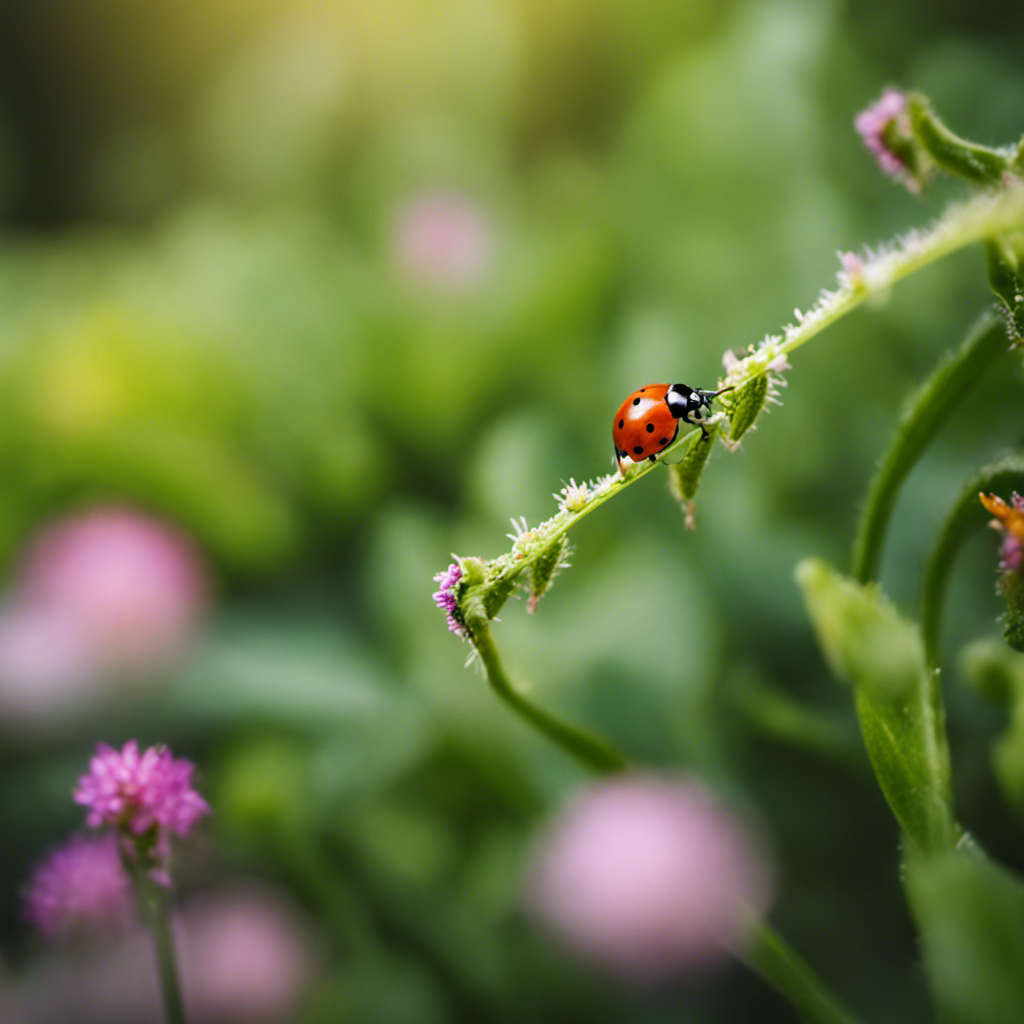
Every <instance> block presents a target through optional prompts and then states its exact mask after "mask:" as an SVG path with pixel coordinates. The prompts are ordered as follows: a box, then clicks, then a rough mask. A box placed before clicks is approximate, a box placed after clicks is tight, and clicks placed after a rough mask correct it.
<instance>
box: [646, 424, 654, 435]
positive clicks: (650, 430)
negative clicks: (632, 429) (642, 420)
mask: <svg viewBox="0 0 1024 1024" xmlns="http://www.w3.org/2000/svg"><path fill="white" fill-rule="evenodd" d="M647 433H648V434H653V433H654V424H653V423H648V424H647Z"/></svg>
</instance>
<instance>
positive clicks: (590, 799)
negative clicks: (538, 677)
mask: <svg viewBox="0 0 1024 1024" xmlns="http://www.w3.org/2000/svg"><path fill="white" fill-rule="evenodd" d="M768 888H769V887H768V881H767V871H766V869H765V867H764V865H763V863H762V861H761V860H760V858H759V857H758V854H757V850H756V848H755V845H754V843H753V842H752V840H751V838H750V836H749V835H748V834H747V832H746V831H745V829H744V828H743V826H742V825H741V823H740V822H739V821H738V820H737V819H736V818H735V817H734V816H733V815H732V814H730V813H729V812H728V811H727V810H726V809H725V808H723V807H722V806H721V805H720V804H719V803H718V802H717V801H716V800H715V798H714V797H713V796H712V795H711V793H709V792H708V790H706V789H705V788H704V787H703V786H702V785H700V784H699V783H696V782H692V781H686V780H682V779H679V780H676V779H666V778H656V777H653V776H643V775H637V776H632V777H623V778H619V779H615V780H612V781H610V782H603V783H600V784H598V785H596V786H593V787H592V788H590V789H588V790H586V791H584V793H583V794H582V795H581V796H579V797H577V798H576V799H575V800H574V801H573V802H572V803H571V804H570V805H569V806H568V807H567V808H565V809H564V810H563V811H562V812H561V814H560V815H559V816H558V817H557V818H556V820H555V821H554V822H553V823H552V825H551V826H550V827H549V829H548V830H547V832H546V833H545V834H544V835H543V836H542V837H541V839H540V841H539V843H538V845H537V848H536V850H535V851H534V856H533V862H532V867H531V869H530V871H529V873H528V879H527V890H526V901H527V905H528V907H529V909H530V910H531V911H532V912H533V914H534V915H535V916H536V917H537V918H538V920H539V921H540V922H541V923H542V924H544V925H545V926H546V927H547V928H548V929H549V930H550V931H552V932H553V933H554V934H555V935H557V936H558V937H560V938H561V939H562V940H563V941H564V942H565V943H566V945H567V946H568V947H570V948H571V949H573V950H575V951H576V952H577V953H579V954H582V955H583V956H584V957H586V958H588V959H590V960H592V961H593V962H595V963H596V964H599V965H602V966H604V967H607V968H609V969H611V970H612V971H613V972H615V973H617V974H619V975H621V976H623V977H625V978H628V979H631V980H634V981H639V982H653V981H658V980H663V979H667V978H670V977H672V976H674V975H677V974H680V973H685V972H688V971H694V970H698V969H701V968H706V967H709V966H713V965H715V964H716V963H717V962H719V961H721V960H722V959H724V958H725V956H726V955H727V953H728V952H729V951H731V950H734V949H736V948H737V947H739V946H740V945H742V943H743V941H744V938H745V936H746V931H747V927H748V925H749V923H750V920H751V915H756V914H760V913H762V912H763V911H764V909H765V907H766V905H767V903H768Z"/></svg>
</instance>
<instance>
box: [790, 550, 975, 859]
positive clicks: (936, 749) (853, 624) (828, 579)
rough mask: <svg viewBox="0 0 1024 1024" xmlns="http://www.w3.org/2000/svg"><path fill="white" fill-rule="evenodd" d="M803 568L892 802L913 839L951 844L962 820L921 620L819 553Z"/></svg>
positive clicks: (817, 619) (821, 634) (926, 846)
mask: <svg viewBox="0 0 1024 1024" xmlns="http://www.w3.org/2000/svg"><path fill="white" fill-rule="evenodd" d="M796 576H797V582H798V583H799V584H800V586H801V588H802V590H803V595H804V602H805V603H806V605H807V609H808V612H809V613H810V616H811V620H812V622H813V623H814V627H815V630H816V632H817V634H818V642H819V643H820V644H821V647H822V650H823V651H824V653H825V657H826V658H827V660H828V662H829V664H830V665H831V667H832V669H833V671H834V672H835V673H836V675H838V676H839V677H840V678H843V679H846V680H848V681H850V682H851V683H853V685H854V687H855V703H856V708H857V714H858V717H859V719H860V726H861V733H862V735H863V737H864V745H865V747H866V748H867V752H868V757H869V758H870V760H871V765H872V767H873V768H874V771H875V775H876V777H877V779H878V784H879V786H880V787H881V790H882V792H883V794H884V795H885V798H886V800H887V802H888V804H889V807H890V808H891V810H892V812H893V814H894V815H895V816H896V819H897V821H898V822H899V823H900V826H901V827H902V828H903V830H904V832H905V833H906V834H907V837H908V838H909V840H910V842H911V844H912V846H913V847H915V848H917V849H919V850H922V851H926V852H936V851H942V850H946V849H949V848H950V847H951V846H952V845H953V843H955V841H956V836H957V828H956V825H955V822H954V820H953V812H952V798H951V793H950V768H949V751H948V747H947V743H946V736H945V730H944V726H943V713H942V707H941V693H940V691H939V689H938V685H937V680H936V677H935V674H934V673H932V672H929V671H927V670H926V668H925V662H924V649H923V646H922V643H921V638H920V635H919V633H918V630H917V627H916V626H915V625H914V624H913V623H910V622H908V621H907V620H906V619H904V618H903V617H902V616H901V615H900V614H899V612H898V611H897V610H896V609H895V607H894V606H893V605H892V604H891V603H890V602H889V601H888V599H887V598H886V597H885V596H884V595H883V594H882V593H881V592H880V591H879V590H878V588H877V587H874V586H862V585H861V584H858V583H856V582H855V581H854V580H851V579H849V578H848V577H845V576H842V575H841V574H839V573H837V572H836V571H835V570H834V569H832V568H831V567H830V566H828V565H826V564H825V563H824V562H822V561H821V560H819V559H806V560H804V561H803V562H801V563H800V565H799V566H798V567H797V572H796Z"/></svg>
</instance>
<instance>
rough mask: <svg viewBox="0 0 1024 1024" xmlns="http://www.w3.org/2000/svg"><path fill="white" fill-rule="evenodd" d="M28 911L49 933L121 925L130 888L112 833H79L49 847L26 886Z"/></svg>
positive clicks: (129, 900) (128, 905) (29, 917)
mask: <svg viewBox="0 0 1024 1024" xmlns="http://www.w3.org/2000/svg"><path fill="white" fill-rule="evenodd" d="M24 899H25V917H26V919H27V920H29V921H31V922H32V924H34V925H35V926H36V927H37V928H38V929H39V930H40V931H41V932H42V933H43V934H44V935H46V936H47V937H48V938H56V937H58V936H63V935H67V934H70V933H72V932H76V931H85V930H102V929H109V928H121V927H124V926H125V925H127V923H128V921H129V920H130V917H131V907H132V898H131V888H130V884H129V881H128V876H127V875H126V874H125V870H124V868H123V866H122V864H121V857H120V854H119V853H118V848H117V838H116V837H115V836H113V835H103V836H89V837H86V836H74V837H72V839H71V840H70V841H69V842H68V843H66V844H65V845H64V846H61V847H58V848H57V849H55V850H52V851H51V852H50V853H48V854H47V855H46V856H45V857H44V858H43V859H42V860H41V861H40V862H39V864H38V865H37V866H36V868H35V870H34V871H33V873H32V876H31V877H30V879H29V881H28V884H27V886H26V887H25V896H24Z"/></svg>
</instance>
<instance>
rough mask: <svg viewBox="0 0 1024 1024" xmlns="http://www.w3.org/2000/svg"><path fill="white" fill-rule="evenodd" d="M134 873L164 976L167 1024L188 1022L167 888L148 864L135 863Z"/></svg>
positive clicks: (158, 968) (159, 970)
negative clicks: (160, 883) (172, 930)
mask: <svg viewBox="0 0 1024 1024" xmlns="http://www.w3.org/2000/svg"><path fill="white" fill-rule="evenodd" d="M131 873H132V877H133V880H134V882H135V891H136V894H137V895H138V898H139V905H140V907H141V908H142V915H143V918H144V920H145V922H146V924H147V926H148V927H149V930H150V931H151V932H152V935H153V944H154V946H155V949H156V966H157V973H158V974H159V976H160V992H161V995H162V997H163V1002H164V1013H165V1015H166V1018H167V1024H186V1020H185V1004H184V1001H183V999H182V996H181V982H180V980H179V975H178V961H177V957H176V955H175V952H174V936H173V935H172V934H171V913H170V905H169V902H168V898H167V896H168V894H167V890H166V889H165V888H164V887H163V886H162V885H159V884H158V883H156V882H154V881H153V879H152V878H150V877H149V875H148V874H147V873H146V870H145V868H144V867H141V866H139V865H138V864H135V865H134V867H133V868H132V872H131Z"/></svg>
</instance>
